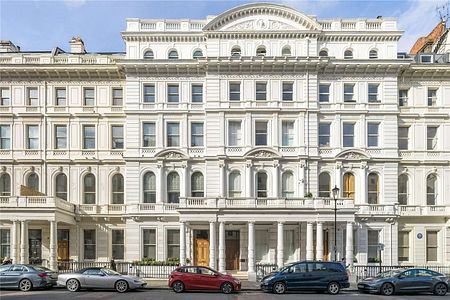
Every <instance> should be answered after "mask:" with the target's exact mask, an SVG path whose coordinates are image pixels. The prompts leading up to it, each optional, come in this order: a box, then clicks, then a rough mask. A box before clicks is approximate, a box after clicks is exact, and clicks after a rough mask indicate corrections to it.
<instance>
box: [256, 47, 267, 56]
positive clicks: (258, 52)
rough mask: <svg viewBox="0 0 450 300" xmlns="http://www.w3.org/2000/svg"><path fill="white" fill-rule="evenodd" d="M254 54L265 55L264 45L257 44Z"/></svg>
mask: <svg viewBox="0 0 450 300" xmlns="http://www.w3.org/2000/svg"><path fill="white" fill-rule="evenodd" d="M256 56H266V47H264V46H259V47H258V48H257V49H256Z"/></svg>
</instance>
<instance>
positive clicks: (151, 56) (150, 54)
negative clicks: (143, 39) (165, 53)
mask: <svg viewBox="0 0 450 300" xmlns="http://www.w3.org/2000/svg"><path fill="white" fill-rule="evenodd" d="M154 58H155V55H154V54H153V51H152V50H147V51H145V53H144V59H154Z"/></svg>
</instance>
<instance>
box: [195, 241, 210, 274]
mask: <svg viewBox="0 0 450 300" xmlns="http://www.w3.org/2000/svg"><path fill="white" fill-rule="evenodd" d="M194 263H195V265H196V266H205V267H207V266H208V265H209V240H207V239H200V238H198V239H195V258H194Z"/></svg>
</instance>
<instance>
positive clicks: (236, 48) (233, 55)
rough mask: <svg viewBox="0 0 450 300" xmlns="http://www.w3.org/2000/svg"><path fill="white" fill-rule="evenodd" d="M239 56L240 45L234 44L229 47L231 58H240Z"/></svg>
mask: <svg viewBox="0 0 450 300" xmlns="http://www.w3.org/2000/svg"><path fill="white" fill-rule="evenodd" d="M240 57H241V47H239V46H234V47H233V48H231V58H240Z"/></svg>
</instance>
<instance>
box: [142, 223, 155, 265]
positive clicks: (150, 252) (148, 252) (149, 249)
mask: <svg viewBox="0 0 450 300" xmlns="http://www.w3.org/2000/svg"><path fill="white" fill-rule="evenodd" d="M142 236H143V255H142V256H143V258H153V259H156V230H155V229H143V230H142Z"/></svg>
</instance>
